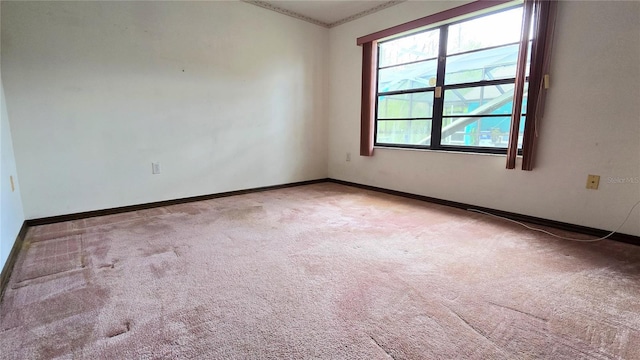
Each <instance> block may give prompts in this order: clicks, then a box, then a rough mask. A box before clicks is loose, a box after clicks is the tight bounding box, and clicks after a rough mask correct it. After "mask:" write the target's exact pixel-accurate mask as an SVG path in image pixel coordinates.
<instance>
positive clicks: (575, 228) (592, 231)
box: [2, 178, 640, 286]
mask: <svg viewBox="0 0 640 360" xmlns="http://www.w3.org/2000/svg"><path fill="white" fill-rule="evenodd" d="M323 182H332V183H336V184H342V185H347V186H353V187H357V188H361V189H365V190H372V191H377V192H381V193H385V194H390V195H396V196H401V197H405V198H410V199H416V200H421V201H426V202H430V203H434V204H440V205H445V206H451V207H455V208H459V209H465V210H466V209H475V210H480V211H485V212H488V213H491V214H494V215H498V216H502V217H505V218H508V219H511V220H516V221H522V222H526V223H530V224H536V225H542V226H549V227H553V228H556V229H560V230H566V231H572V232H576V233H580V234H585V235H590V236H595V237H602V236H605V235H608V234H609V233H610V231H607V230H602V229H596V228H591V227H587V226H582V225H575V224H569V223H565V222H561V221H555V220H549V219H543V218H539V217H534V216H529V215H522V214H516V213H512V212H508V211H502V210H495V209H491V208H486V207H482V206H476V205H471V204H465V203H460V202H455V201H449V200H443V199H438V198H433V197H429V196H423V195H417V194H411V193H407V192H402V191H396V190H390V189H385V188H380V187H375V186H370V185H363V184H358V183H354V182H349V181H344V180H338V179H331V178H324V179H316V180H307V181H300V182H295V183H288V184H281V185H272V186H264V187H258V188H251V189H245V190H236V191H228V192H223V193H217V194H209V195H200V196H193V197H187V198H181V199H174V200H166V201H157V202H152V203H145V204H139V205H130V206H122V207H117V208H110V209H104V210H95V211H86V212H80V213H74V214H67V215H59V216H51V217H45V218H39V219H30V220H26V222H25V224H26V226H27V227H29V226H37V225H45V224H53V223H57V222H63V221H71V220H79V219H85V218H90V217H95V216H104V215H113V214H119V213H123V212H129V211H136V210H144V209H150V208H154V207H161V206H169V205H176V204H184V203H189V202H194V201H202V200H210V199H216V198H221V197H226V196H234V195H242V194H248V193H254V192H260V191H268V190H276V189H283V188H288V187H295V186H302V185H311V184H317V183H323ZM23 230H25V231H26V228H25V226H24V225H23ZM21 232H22V230H21ZM610 239H611V240H616V241H620V242H624V243H628V244H633V245H639V246H640V236H635V235H629V234H622V233H615V234H613V235H612V236H611V237H610ZM14 250H15V247H14ZM12 254H13V250H12ZM8 263H9V261H7V264H8ZM5 268H6V265H5ZM5 272H6V271H5V270H3V271H2V276H3V278H2V279H3V280H2V281H5V280H4V276H5ZM3 284H4V283H3ZM3 286H4V285H3Z"/></svg>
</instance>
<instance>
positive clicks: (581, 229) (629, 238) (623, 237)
mask: <svg viewBox="0 0 640 360" xmlns="http://www.w3.org/2000/svg"><path fill="white" fill-rule="evenodd" d="M328 181H329V182H333V183H336V184H341V185H346V186H353V187H357V188H360V189H365V190H372V191H377V192H381V193H385V194H390V195H395V196H401V197H404V198H409V199H415V200H420V201H426V202H429V203H434V204H439V205H445V206H451V207H454V208H458V209H464V210H467V209H474V210H480V211H484V212H488V213H490V214H494V215H498V216H502V217H505V218H507V219H511V220H515V221H521V222H526V223H529V224H535V225H541V226H549V227H552V228H556V229H559V230H566V231H572V232H576V233H580V234H585V235H590V236H595V237H597V238H599V237H603V236H606V235H608V234H609V233H610V232H611V231H607V230H602V229H596V228H592V227H587V226H582V225H574V224H569V223H565V222H561V221H555V220H549V219H543V218H539V217H535V216H529V215H522V214H516V213H512V212H508V211H502V210H495V209H491V208H486V207H482V206H476V205H470V204H465V203H460V202H456V201H449V200H443V199H438V198H433V197H429V196H424V195H417V194H411V193H406V192H402V191H396V190H390V189H385V188H380V187H375V186H370V185H363V184H358V183H353V182H349V181H344V180H337V179H328ZM609 239H611V240H615V241H620V242H624V243H628V244H633V245H639V246H640V236H635V235H629V234H622V233H615V234H613V235H611V237H609Z"/></svg>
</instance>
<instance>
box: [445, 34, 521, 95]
mask: <svg viewBox="0 0 640 360" xmlns="http://www.w3.org/2000/svg"><path fill="white" fill-rule="evenodd" d="M518 47H519V45H518V44H515V45H508V46H503V47H499V48H493V49H488V50H482V51H478V52H472V53H467V54H461V55H456V56H450V57H447V67H446V69H445V81H444V82H445V84H446V85H451V84H461V83H467V82H474V81H482V80H498V79H509V78H515V76H516V63H517V62H518Z"/></svg>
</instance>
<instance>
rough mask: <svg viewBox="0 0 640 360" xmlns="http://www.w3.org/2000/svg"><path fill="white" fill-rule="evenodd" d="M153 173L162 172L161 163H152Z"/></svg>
mask: <svg viewBox="0 0 640 360" xmlns="http://www.w3.org/2000/svg"><path fill="white" fill-rule="evenodd" d="M151 173H152V174H160V163H159V162H156V163H151Z"/></svg>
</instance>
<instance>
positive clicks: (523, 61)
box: [506, 0, 533, 169]
mask: <svg viewBox="0 0 640 360" xmlns="http://www.w3.org/2000/svg"><path fill="white" fill-rule="evenodd" d="M532 11H533V3H532V2H531V1H529V0H525V3H524V8H523V9H522V28H521V30H520V49H519V50H518V62H517V65H516V80H515V89H514V93H513V109H512V110H511V127H510V128H509V143H508V145H507V164H506V168H507V169H515V168H516V157H517V156H518V135H519V131H520V117H521V115H520V114H521V113H522V98H523V95H524V82H525V78H526V69H527V58H528V57H527V53H528V50H529V28H530V27H531V13H532ZM531 72H533V67H532V70H531ZM530 77H531V75H530ZM529 92H531V85H529ZM527 117H528V116H527Z"/></svg>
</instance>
